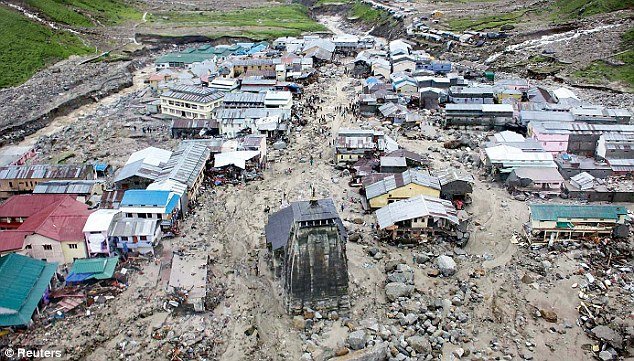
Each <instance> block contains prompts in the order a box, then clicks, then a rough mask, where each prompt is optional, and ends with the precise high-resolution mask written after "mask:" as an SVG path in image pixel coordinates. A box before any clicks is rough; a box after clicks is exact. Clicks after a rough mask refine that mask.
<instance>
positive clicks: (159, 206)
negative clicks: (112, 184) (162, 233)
mask: <svg viewBox="0 0 634 361" xmlns="http://www.w3.org/2000/svg"><path fill="white" fill-rule="evenodd" d="M119 210H120V211H121V213H123V216H124V217H125V218H133V219H136V218H141V219H153V220H158V221H159V224H160V225H161V227H162V228H163V229H165V230H169V229H170V228H171V227H172V225H174V222H175V221H176V219H177V217H178V213H179V211H180V197H179V196H178V195H177V194H174V193H172V192H169V191H154V190H145V189H132V190H127V191H126V192H125V194H124V195H123V199H122V200H121V204H120V205H119Z"/></svg>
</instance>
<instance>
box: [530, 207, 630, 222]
mask: <svg viewBox="0 0 634 361" xmlns="http://www.w3.org/2000/svg"><path fill="white" fill-rule="evenodd" d="M530 208H531V218H532V219H533V220H536V221H557V220H558V219H560V218H586V219H588V218H601V219H613V220H617V219H618V218H619V216H622V215H627V209H626V208H625V207H621V206H589V205H567V204H531V205H530Z"/></svg>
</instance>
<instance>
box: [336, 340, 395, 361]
mask: <svg viewBox="0 0 634 361" xmlns="http://www.w3.org/2000/svg"><path fill="white" fill-rule="evenodd" d="M335 360H337V361H386V360H387V346H386V344H385V343H384V342H381V343H377V344H376V345H374V346H372V347H368V348H366V349H364V350H360V351H353V352H350V353H348V354H347V355H345V356H341V357H337V358H336V359H335Z"/></svg>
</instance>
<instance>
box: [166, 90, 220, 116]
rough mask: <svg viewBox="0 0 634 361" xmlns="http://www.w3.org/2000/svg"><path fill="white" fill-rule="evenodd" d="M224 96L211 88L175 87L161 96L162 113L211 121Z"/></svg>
mask: <svg viewBox="0 0 634 361" xmlns="http://www.w3.org/2000/svg"><path fill="white" fill-rule="evenodd" d="M224 94H225V93H223V92H220V91H217V90H214V89H210V88H202V87H195V86H189V85H179V86H175V87H173V88H171V89H170V90H168V91H165V92H163V93H162V94H161V113H163V114H166V115H172V116H176V117H182V118H189V119H211V118H212V114H213V111H214V109H216V108H217V107H219V106H220V104H221V103H222V98H223V97H224Z"/></svg>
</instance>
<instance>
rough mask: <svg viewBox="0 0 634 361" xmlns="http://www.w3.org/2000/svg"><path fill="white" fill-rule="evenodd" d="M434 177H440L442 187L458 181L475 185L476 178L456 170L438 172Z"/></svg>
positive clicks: (448, 169)
mask: <svg viewBox="0 0 634 361" xmlns="http://www.w3.org/2000/svg"><path fill="white" fill-rule="evenodd" d="M434 176H436V177H438V180H439V181H440V185H441V186H444V185H446V184H449V183H451V182H456V181H462V182H467V183H470V184H474V183H475V178H474V177H473V175H471V174H470V173H467V172H465V171H463V170H460V169H456V168H447V169H441V170H437V171H435V172H434Z"/></svg>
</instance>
